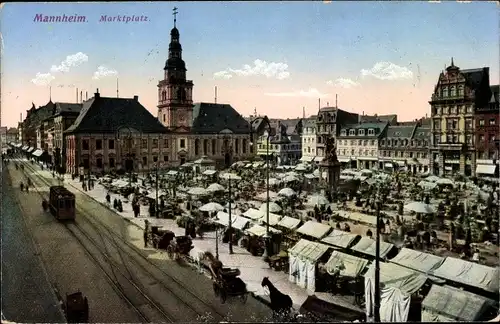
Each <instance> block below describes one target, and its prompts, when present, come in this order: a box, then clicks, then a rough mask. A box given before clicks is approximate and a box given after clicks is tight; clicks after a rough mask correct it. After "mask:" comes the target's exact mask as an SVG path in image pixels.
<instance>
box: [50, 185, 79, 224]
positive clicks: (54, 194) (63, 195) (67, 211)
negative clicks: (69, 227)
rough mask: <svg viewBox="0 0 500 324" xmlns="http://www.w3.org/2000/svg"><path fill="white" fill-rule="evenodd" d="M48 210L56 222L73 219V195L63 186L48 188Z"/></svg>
mask: <svg viewBox="0 0 500 324" xmlns="http://www.w3.org/2000/svg"><path fill="white" fill-rule="evenodd" d="M49 208H50V212H51V213H52V215H54V216H55V218H56V219H57V220H74V219H75V195H74V194H73V193H72V192H71V191H69V190H68V189H66V188H65V187H63V186H52V187H50V195H49Z"/></svg>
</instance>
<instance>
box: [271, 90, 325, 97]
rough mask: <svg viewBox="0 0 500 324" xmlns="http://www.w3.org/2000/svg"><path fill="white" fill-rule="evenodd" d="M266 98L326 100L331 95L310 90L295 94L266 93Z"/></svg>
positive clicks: (295, 92)
mask: <svg viewBox="0 0 500 324" xmlns="http://www.w3.org/2000/svg"><path fill="white" fill-rule="evenodd" d="M265 95H266V96H271V97H306V98H325V97H328V96H329V94H326V93H321V92H319V90H318V89H316V88H309V89H308V90H299V91H293V92H272V93H266V94H265Z"/></svg>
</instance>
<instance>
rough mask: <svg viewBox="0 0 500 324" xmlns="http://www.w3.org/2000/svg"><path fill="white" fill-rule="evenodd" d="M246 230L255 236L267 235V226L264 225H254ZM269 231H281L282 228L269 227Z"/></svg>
mask: <svg viewBox="0 0 500 324" xmlns="http://www.w3.org/2000/svg"><path fill="white" fill-rule="evenodd" d="M246 232H248V233H249V234H252V235H255V236H259V237H263V236H265V235H266V228H265V227H264V226H260V225H254V226H252V227H250V228H249V229H247V230H246ZM269 232H272V233H281V231H280V230H277V229H275V228H272V227H269Z"/></svg>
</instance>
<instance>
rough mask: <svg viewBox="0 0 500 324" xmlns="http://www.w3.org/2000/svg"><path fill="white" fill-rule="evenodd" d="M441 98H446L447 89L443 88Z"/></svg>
mask: <svg viewBox="0 0 500 324" xmlns="http://www.w3.org/2000/svg"><path fill="white" fill-rule="evenodd" d="M443 97H444V98H446V97H448V87H443Z"/></svg>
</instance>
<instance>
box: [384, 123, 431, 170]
mask: <svg viewBox="0 0 500 324" xmlns="http://www.w3.org/2000/svg"><path fill="white" fill-rule="evenodd" d="M429 136H430V128H428V127H423V126H422V125H421V122H420V121H417V122H414V123H405V124H404V125H396V126H393V125H389V127H388V128H387V133H386V135H385V136H384V137H383V138H382V139H381V140H380V146H379V160H380V163H379V167H380V168H399V169H402V170H406V171H411V172H413V173H414V174H416V173H426V172H428V171H429V158H428V155H429Z"/></svg>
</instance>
